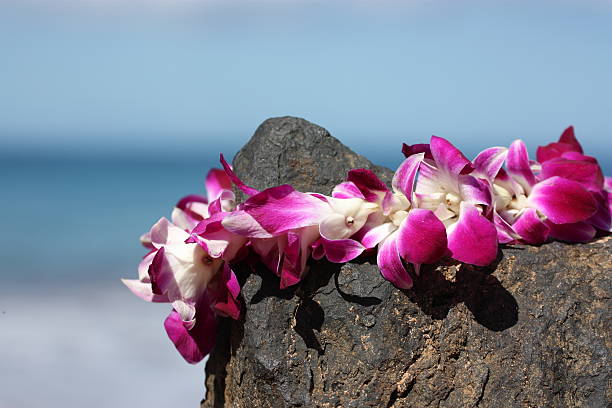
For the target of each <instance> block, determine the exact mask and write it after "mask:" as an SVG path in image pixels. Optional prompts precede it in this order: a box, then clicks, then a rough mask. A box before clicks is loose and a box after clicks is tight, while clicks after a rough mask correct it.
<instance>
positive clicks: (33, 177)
mask: <svg viewBox="0 0 612 408" xmlns="http://www.w3.org/2000/svg"><path fill="white" fill-rule="evenodd" d="M211 165H213V163H210V162H202V161H198V160H186V161H179V160H176V161H168V160H162V159H141V160H138V159H136V160H135V159H134V158H130V159H105V158H89V159H77V158H74V157H54V158H51V157H45V156H37V157H27V156H23V155H22V156H11V157H4V158H2V159H0V188H1V190H2V192H1V193H0V200H1V201H0V214H2V215H1V217H0V219H1V220H2V229H1V231H2V233H1V234H0V260H1V264H0V265H1V266H0V333H1V335H0V362H1V363H0V377H1V378H2V385H1V386H0V408H22V407H23V408H26V407H28V408H29V407H36V406H50V407H83V406H87V407H89V408H98V407H99V408H102V407H105V408H107V407H130V408H136V407H158V406H174V407H189V406H193V407H196V406H198V403H199V401H200V400H201V399H202V398H203V396H204V390H205V388H204V365H203V364H202V363H201V364H199V365H196V366H191V365H189V364H187V363H185V362H184V361H183V359H182V358H181V357H180V356H179V354H178V353H177V352H176V351H175V349H174V346H173V345H172V343H171V342H170V341H169V340H168V338H167V337H166V334H165V332H164V329H163V320H164V318H165V316H166V315H167V313H168V312H169V309H170V308H169V305H167V304H148V303H146V302H144V301H142V300H140V299H138V298H136V297H135V296H133V295H132V294H131V293H130V292H129V291H128V290H127V289H126V288H124V287H123V284H122V283H121V282H120V280H119V279H120V278H121V277H135V276H136V266H137V264H138V262H139V260H140V257H141V256H142V255H144V253H145V250H144V248H142V247H141V246H140V243H139V240H138V238H139V236H140V234H141V233H143V232H145V231H146V230H147V229H148V228H149V226H150V225H152V224H153V223H154V222H155V221H157V220H158V219H159V218H160V217H162V216H169V215H170V211H171V210H172V207H173V205H174V204H175V202H176V201H177V200H178V199H179V198H180V197H181V196H182V195H185V194H189V193H204V185H203V180H204V175H205V174H206V171H207V169H208V168H209V167H210V166H211Z"/></svg>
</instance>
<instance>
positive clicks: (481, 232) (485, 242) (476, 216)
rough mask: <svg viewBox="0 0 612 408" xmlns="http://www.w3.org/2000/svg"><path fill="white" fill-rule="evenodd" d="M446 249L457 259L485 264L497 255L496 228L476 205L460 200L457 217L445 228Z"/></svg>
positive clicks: (474, 263) (480, 264)
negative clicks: (453, 222)
mask: <svg viewBox="0 0 612 408" xmlns="http://www.w3.org/2000/svg"><path fill="white" fill-rule="evenodd" d="M447 236H448V249H449V250H450V251H451V253H452V257H453V258H455V259H456V260H458V261H461V262H465V263H469V264H473V265H479V266H486V265H488V264H490V263H491V262H493V261H494V260H495V258H496V257H497V230H496V229H495V226H494V225H493V223H492V222H491V221H489V220H487V219H486V218H485V217H483V216H482V215H481V214H480V212H479V211H478V209H477V208H476V206H474V205H472V204H469V203H466V202H465V201H462V202H461V206H460V212H459V219H458V220H457V222H456V223H455V224H454V225H452V226H451V227H450V228H449V230H447Z"/></svg>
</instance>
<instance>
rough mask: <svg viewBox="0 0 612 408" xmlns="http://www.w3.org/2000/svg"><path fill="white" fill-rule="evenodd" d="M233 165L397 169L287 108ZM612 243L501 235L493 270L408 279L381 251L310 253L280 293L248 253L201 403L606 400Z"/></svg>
mask: <svg viewBox="0 0 612 408" xmlns="http://www.w3.org/2000/svg"><path fill="white" fill-rule="evenodd" d="M398 159H401V157H398ZM233 164H234V169H235V171H236V173H237V174H238V175H239V176H240V177H241V178H242V179H243V180H244V181H245V182H246V183H247V184H249V185H251V186H253V187H256V188H258V189H263V188H265V187H271V186H275V185H279V184H283V183H289V184H292V185H294V186H295V187H296V188H297V189H299V190H301V191H312V192H320V193H325V194H329V193H330V192H331V190H332V188H333V187H334V185H335V184H337V183H339V182H341V181H343V179H344V177H346V172H347V171H348V170H349V169H352V168H359V167H362V168H369V169H372V170H373V171H375V172H376V173H378V174H379V176H380V177H381V179H383V180H384V181H385V182H387V183H388V182H389V181H390V179H391V176H392V172H391V171H390V170H388V169H385V168H381V167H378V166H375V165H373V164H372V163H370V162H369V161H368V160H367V159H366V158H364V157H363V156H360V155H358V154H356V153H354V152H352V151H351V150H350V149H348V148H347V147H346V146H344V145H342V144H341V143H340V142H339V141H338V140H337V139H335V138H333V137H332V136H331V135H330V134H329V133H328V132H327V131H326V130H325V129H323V128H321V127H319V126H316V125H314V124H312V123H309V122H307V121H305V120H303V119H298V118H293V117H283V118H275V119H269V120H267V121H265V122H264V123H263V124H262V125H261V126H260V127H259V128H258V129H257V131H256V132H255V135H254V136H253V138H252V139H251V140H250V141H249V142H248V143H247V144H246V145H245V146H244V147H243V148H242V150H241V151H240V152H239V153H238V154H237V155H236V157H235V160H234V163H233ZM611 253H612V242H611V240H610V239H609V238H607V237H604V238H599V239H598V240H596V241H594V242H591V243H589V244H573V245H570V244H564V243H560V242H553V243H548V244H545V245H541V246H523V245H513V246H506V247H503V248H502V249H501V250H500V253H499V256H498V259H497V261H496V262H495V264H493V265H491V266H489V267H485V268H477V267H472V266H469V265H462V264H458V263H455V262H452V261H446V262H443V263H442V264H439V265H436V266H432V267H423V268H422V270H421V275H420V276H419V277H416V278H415V284H414V287H413V288H412V289H411V290H399V289H397V288H395V287H394V286H393V285H391V284H390V283H389V282H387V281H386V280H384V279H383V278H382V276H381V275H380V272H379V270H378V268H377V266H376V259H375V256H374V255H372V254H370V255H364V256H362V257H360V258H358V259H357V260H355V261H354V262H349V263H347V264H343V265H337V264H331V263H329V262H326V261H319V262H312V263H311V267H310V268H311V269H310V272H309V275H308V277H307V278H306V279H305V280H304V281H302V282H301V283H300V284H299V285H297V287H293V288H289V289H286V290H279V289H278V287H279V280H278V278H277V277H276V276H275V275H274V274H273V273H271V272H270V271H268V270H266V269H265V268H264V267H258V268H256V270H255V271H252V270H251V269H250V268H247V267H246V266H245V267H243V268H241V269H242V272H241V273H239V275H240V276H239V279H240V280H241V284H242V298H243V301H244V304H245V310H244V313H243V317H242V319H241V320H240V321H232V320H230V319H223V321H222V324H221V330H220V331H219V335H218V340H217V345H216V347H215V349H214V350H213V352H212V353H211V355H210V358H209V361H208V363H207V365H206V386H207V395H206V399H205V400H204V401H203V402H202V407H206V408H212V407H235V408H242V407H244V408H253V407H330V408H331V407H347V408H348V407H355V408H361V407H439V408H447V407H448V408H450V407H499V408H502V407H504V408H507V407H606V406H610V405H609V404H610V403H611V401H612V386H611V377H610V373H611V369H610V367H611V366H612V364H611V361H610V345H611V344H612V336H611V333H610V327H611V326H610V312H609V311H610V309H611V307H610V306H611V304H610V303H611V302H610V298H611V297H612V283H611V272H612V261H611V257H610V255H611Z"/></svg>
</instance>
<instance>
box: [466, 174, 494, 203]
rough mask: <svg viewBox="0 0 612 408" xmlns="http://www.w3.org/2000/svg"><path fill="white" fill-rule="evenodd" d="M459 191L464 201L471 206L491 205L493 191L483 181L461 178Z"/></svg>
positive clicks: (473, 178) (469, 177)
mask: <svg viewBox="0 0 612 408" xmlns="http://www.w3.org/2000/svg"><path fill="white" fill-rule="evenodd" d="M459 191H460V194H461V198H462V199H463V201H467V202H468V203H470V204H483V205H491V190H490V189H489V185H488V184H487V182H486V181H484V180H483V179H479V178H476V177H473V176H467V175H465V176H459Z"/></svg>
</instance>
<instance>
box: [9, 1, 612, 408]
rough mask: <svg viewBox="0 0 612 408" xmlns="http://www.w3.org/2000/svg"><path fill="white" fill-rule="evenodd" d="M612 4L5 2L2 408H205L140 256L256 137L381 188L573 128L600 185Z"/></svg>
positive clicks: (609, 103)
mask: <svg viewBox="0 0 612 408" xmlns="http://www.w3.org/2000/svg"><path fill="white" fill-rule="evenodd" d="M611 21H612V3H611V2H608V1H603V0H602V1H596V0H574V1H571V0H554V1H553V0H551V1H544V0H539V1H492V0H489V1H468V0H466V1H461V2H457V1H442V0H439V1H433V0H430V1H426V0H406V1H366V0H352V1H351V0H338V1H305V0H304V1H299V0H294V1H289V0H285V1H281V0H277V1H275V0H235V1H222V0H45V1H43V0H39V1H36V0H0V50H1V57H0V58H1V59H0V188H1V192H0V214H1V215H0V217H1V219H2V232H3V233H2V234H1V235H0V260H1V263H0V362H1V363H0V376H1V377H0V378H1V380H2V385H1V386H0V408H19V407H33V406H49V407H82V406H87V407H89V408H97V407H131V408H135V407H145V406H146V407H157V406H160V407H161V406H168V404H173V405H172V406H176V407H184V406H194V407H195V406H197V405H198V402H199V400H200V399H201V397H202V396H203V393H204V385H203V381H204V374H203V370H204V366H203V365H202V364H200V365H197V366H190V365H188V364H187V363H185V362H184V361H183V360H182V359H181V357H180V356H179V355H178V353H176V351H175V350H174V348H173V346H172V344H171V343H170V341H169V340H168V339H167V338H166V335H165V332H164V330H163V325H162V323H163V319H164V318H165V316H166V314H167V313H168V311H169V306H168V305H150V304H146V303H144V302H143V301H141V300H140V299H137V298H136V297H134V296H132V295H131V294H130V293H129V292H128V291H127V289H125V288H123V287H122V285H121V283H120V281H119V278H121V277H135V276H136V266H137V264H138V262H139V260H140V257H141V256H142V255H144V253H145V251H144V249H142V248H141V247H140V245H139V242H138V237H139V235H140V234H141V233H142V232H144V231H146V230H148V228H149V227H150V226H151V225H152V224H153V223H154V222H155V221H156V220H157V219H159V217H161V216H169V215H170V211H171V209H172V207H173V205H174V204H175V202H176V201H177V200H178V199H179V198H180V197H182V196H183V195H186V194H190V193H203V192H204V186H203V180H204V175H205V174H206V172H207V170H208V169H209V168H210V167H211V166H216V165H217V159H218V154H219V152H223V153H225V154H226V155H227V156H229V157H231V156H232V155H233V154H234V153H235V152H236V151H237V150H238V149H239V148H240V146H242V145H243V144H244V143H245V142H246V141H247V140H248V139H249V137H250V136H251V135H252V133H253V132H254V130H255V129H256V127H257V126H258V125H259V124H260V123H261V122H262V121H263V120H265V119H266V118H268V117H273V116H282V115H294V116H301V117H304V118H306V119H308V120H310V121H313V122H315V123H317V124H319V125H321V126H323V127H325V128H327V129H328V130H329V131H330V132H331V133H332V135H334V136H336V137H337V138H339V139H340V140H341V141H342V142H344V143H345V144H347V145H348V146H350V147H351V148H353V149H354V150H356V151H357V152H359V153H362V154H365V155H366V156H368V157H369V158H370V159H372V160H373V161H375V162H377V163H379V164H383V165H386V166H389V167H394V166H396V165H397V164H399V163H400V161H401V159H402V156H401V153H400V147H401V143H402V142H408V143H417V142H425V141H427V140H428V138H429V136H430V135H431V134H436V135H439V136H443V137H446V138H448V139H450V140H451V141H453V142H454V143H455V144H456V145H457V146H459V147H460V148H461V149H463V150H464V151H465V152H466V154H467V156H468V157H470V158H473V157H474V156H475V154H476V153H478V152H479V151H480V150H482V149H483V148H485V147H488V146H491V145H508V144H509V143H510V142H511V141H512V140H514V139H516V138H522V139H523V140H525V142H526V143H527V145H528V146H529V147H530V150H531V152H532V153H534V152H535V148H536V146H538V145H540V144H546V143H548V142H550V141H553V140H556V139H557V138H558V137H559V135H560V134H561V132H562V130H563V129H564V128H565V127H566V126H568V125H570V124H573V125H574V126H575V127H576V132H577V136H578V138H579V140H580V141H581V142H582V144H583V147H584V148H585V150H586V153H587V154H592V155H595V156H597V157H598V158H599V160H600V162H601V164H602V166H603V167H604V171H605V173H607V174H608V175H610V173H612V148H611V147H612V142H611V140H612V115H611V112H612V99H611V98H612V97H611V95H612V79H611V76H610V73H611V72H612V24H610V22H611Z"/></svg>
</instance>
